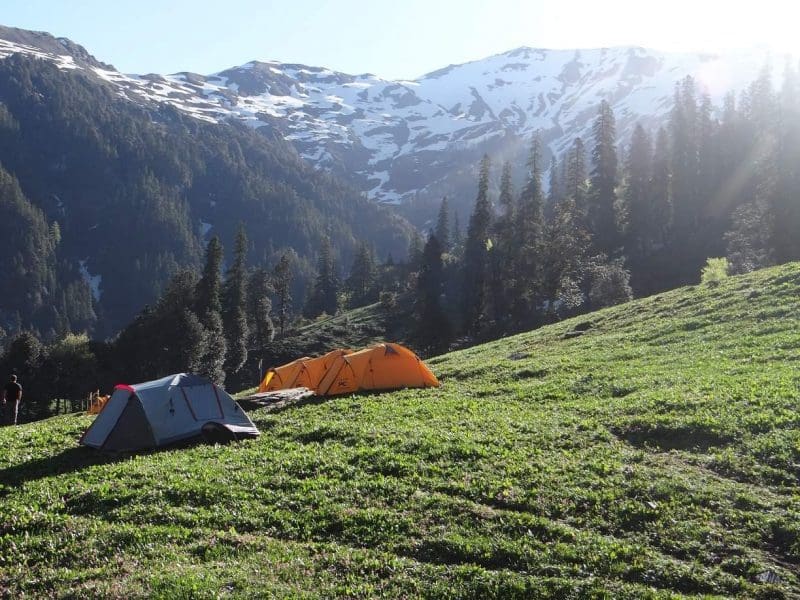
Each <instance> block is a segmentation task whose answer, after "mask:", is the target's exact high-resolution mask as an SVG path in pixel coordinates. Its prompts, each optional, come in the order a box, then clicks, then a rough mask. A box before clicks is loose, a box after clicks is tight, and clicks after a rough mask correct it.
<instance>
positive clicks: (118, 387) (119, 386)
mask: <svg viewBox="0 0 800 600" xmlns="http://www.w3.org/2000/svg"><path fill="white" fill-rule="evenodd" d="M117 390H127V391H129V392H130V393H131V394H133V393H135V392H136V390H134V389H133V386H130V385H128V384H127V383H118V384H117V385H115V386H114V391H117Z"/></svg>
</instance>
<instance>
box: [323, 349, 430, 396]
mask: <svg viewBox="0 0 800 600" xmlns="http://www.w3.org/2000/svg"><path fill="white" fill-rule="evenodd" d="M412 387H415V388H424V387H439V380H438V379H436V376H435V375H434V374H433V373H432V372H431V370H430V369H429V368H428V367H427V366H426V365H425V363H423V362H422V361H421V360H420V359H419V357H418V356H417V355H416V354H414V353H413V352H411V350H409V349H408V348H405V347H403V346H401V345H400V344H378V345H377V346H374V347H372V348H367V349H365V350H360V351H359V352H354V353H352V354H346V355H340V356H338V357H337V358H336V359H335V360H334V361H333V363H332V364H331V366H330V367H329V368H328V371H327V373H326V374H325V377H323V378H322V380H321V381H320V383H319V385H318V386H317V388H316V393H317V396H334V395H336V394H349V393H352V392H357V391H362V390H363V391H367V390H394V389H401V388H412Z"/></svg>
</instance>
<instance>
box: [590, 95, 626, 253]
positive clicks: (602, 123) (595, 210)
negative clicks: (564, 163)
mask: <svg viewBox="0 0 800 600" xmlns="http://www.w3.org/2000/svg"><path fill="white" fill-rule="evenodd" d="M592 131H593V134H594V149H593V150H592V164H593V166H592V176H591V197H590V199H589V226H590V229H591V232H592V240H593V243H594V247H595V250H596V251H597V252H602V253H605V254H609V255H610V254H611V253H612V252H613V251H614V250H615V249H616V248H617V247H618V246H619V232H618V228H617V218H616V204H617V191H616V190H617V168H618V165H617V147H616V137H617V130H616V123H615V119H614V111H612V110H611V105H610V104H609V103H608V102H607V101H606V100H603V101H602V102H601V103H600V111H599V113H598V115H597V118H596V119H595V121H594V125H593V126H592Z"/></svg>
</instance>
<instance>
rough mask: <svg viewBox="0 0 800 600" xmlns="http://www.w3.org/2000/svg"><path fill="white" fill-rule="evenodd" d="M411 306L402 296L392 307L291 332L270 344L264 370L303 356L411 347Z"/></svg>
mask: <svg viewBox="0 0 800 600" xmlns="http://www.w3.org/2000/svg"><path fill="white" fill-rule="evenodd" d="M410 318H411V303H410V302H409V301H408V298H407V297H400V298H399V299H398V301H397V303H396V304H395V305H393V306H391V307H389V306H384V305H383V304H381V303H380V302H376V303H375V304H370V305H368V306H363V307H361V308H355V309H352V310H347V311H344V312H342V313H340V314H338V315H336V316H335V317H327V318H323V319H318V320H315V321H314V322H312V323H309V324H307V325H304V326H302V327H299V328H297V329H296V330H293V331H291V332H287V335H286V336H285V337H284V338H280V339H278V340H276V341H274V342H273V343H272V344H270V346H269V348H268V349H267V352H266V354H265V355H264V360H265V362H267V363H269V364H265V365H264V367H265V368H266V367H270V366H276V365H279V364H283V363H286V362H289V361H292V360H294V359H296V358H299V357H301V356H316V355H320V354H324V353H326V352H329V351H330V350H333V349H335V348H351V349H355V350H357V349H359V348H365V347H367V346H371V345H374V344H378V343H380V342H399V343H401V344H409V339H410V336H411V328H412V324H411V321H410Z"/></svg>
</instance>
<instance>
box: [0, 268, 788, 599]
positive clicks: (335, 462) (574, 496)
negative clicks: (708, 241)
mask: <svg viewBox="0 0 800 600" xmlns="http://www.w3.org/2000/svg"><path fill="white" fill-rule="evenodd" d="M576 326H581V328H583V327H587V326H588V329H587V331H586V332H585V333H584V334H583V335H581V336H578V337H565V336H564V334H565V333H566V332H568V331H571V330H573V329H574V328H575V327H576ZM798 326H800V265H797V264H795V265H790V266H787V267H781V268H776V269H771V270H767V271H762V272H759V273H755V274H752V275H749V276H746V277H742V278H735V279H730V280H728V281H727V282H725V283H723V285H722V286H721V287H719V288H717V289H715V290H709V289H705V288H687V289H682V290H677V291H675V292H671V293H666V294H661V295H659V296H656V297H653V298H648V299H645V300H642V301H637V302H634V303H631V304H628V305H624V306H618V307H615V308H612V309H609V310H604V311H601V312H598V313H595V314H592V315H588V316H584V317H581V318H579V319H575V320H572V321H569V322H564V323H560V324H557V325H554V326H551V327H547V328H544V329H541V330H539V331H536V332H532V333H529V334H523V335H519V336H516V337H513V338H508V339H505V340H500V341H497V342H493V343H490V344H487V345H484V346H480V347H475V348H471V349H468V350H465V351H461V352H456V353H452V354H449V355H446V356H443V357H438V358H436V359H433V360H431V361H430V363H431V365H432V366H433V368H434V370H435V371H436V372H437V373H438V374H440V375H441V378H442V381H443V386H442V388H441V389H439V390H424V391H423V390H407V391H402V392H397V393H393V394H384V395H371V396H353V397H343V398H338V399H333V400H329V401H326V402H314V403H309V404H306V405H303V406H294V407H290V408H287V409H285V410H283V411H280V412H275V413H267V412H265V411H255V412H254V413H253V417H254V420H255V421H256V422H257V424H258V425H259V427H260V428H261V430H262V431H263V435H262V437H261V438H260V439H259V440H256V441H252V442H245V443H242V444H239V445H234V446H229V447H213V446H199V447H194V448H190V449H172V450H168V451H162V452H155V453H150V454H143V455H139V456H133V457H121V458H118V459H116V460H111V459H109V458H104V457H102V456H100V455H97V454H94V453H93V452H90V451H88V450H85V449H82V448H76V447H75V443H74V442H75V439H76V438H77V436H78V435H79V434H80V432H81V430H82V429H83V428H84V427H85V426H86V425H87V424H88V423H89V422H90V419H89V418H87V417H74V416H71V417H58V418H54V419H51V420H49V421H46V422H43V423H39V424H33V425H26V426H22V427H19V428H16V429H10V428H6V429H4V430H1V431H0V482H2V483H3V485H4V486H5V487H3V488H2V490H0V511H2V513H0V514H2V515H3V517H2V519H1V520H0V590H2V589H6V590H8V593H9V594H10V595H13V596H17V595H19V594H21V593H22V592H27V593H29V594H34V595H37V594H54V595H61V594H76V595H109V596H120V597H122V596H125V597H129V596H145V595H147V596H156V597H158V596H161V597H165V598H172V597H179V596H184V597H204V596H209V597H213V596H215V595H223V596H225V595H228V594H229V595H232V596H236V595H242V596H249V595H257V594H261V595H268V596H300V597H303V596H307V597H318V596H343V595H347V596H366V597H374V596H377V595H385V596H405V597H409V596H419V595H427V596H436V597H442V596H448V595H449V596H451V597H469V596H472V597H479V598H485V597H502V598H508V597H514V596H518V597H536V596H552V595H560V596H561V597H566V596H567V595H568V594H571V595H570V597H584V596H592V595H602V594H603V593H606V594H608V596H609V597H615V598H622V597H631V598H641V597H649V596H653V597H662V596H663V597H670V596H671V595H672V594H675V595H687V596H691V595H708V596H717V595H719V596H741V597H754V596H762V597H781V595H782V594H784V593H785V594H787V595H789V596H792V595H797V594H800V580H798V577H797V575H796V574H793V572H794V573H796V572H797V570H798V565H800V518H799V517H800V495H798V491H797V484H798V476H799V475H800V429H799V428H798V425H799V424H800V414H799V413H798V384H800V376H798V369H797V367H798V358H800V329H798ZM165 566H166V567H165ZM767 570H770V571H772V572H774V573H776V574H777V575H778V576H779V577H780V578H781V579H782V582H781V583H778V584H762V583H758V582H756V576H757V575H758V574H759V573H762V572H764V571H767Z"/></svg>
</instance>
